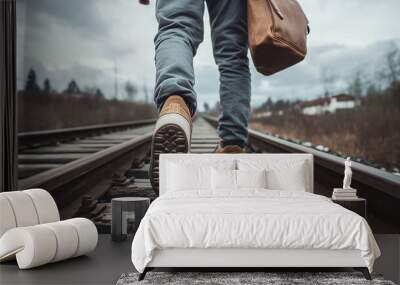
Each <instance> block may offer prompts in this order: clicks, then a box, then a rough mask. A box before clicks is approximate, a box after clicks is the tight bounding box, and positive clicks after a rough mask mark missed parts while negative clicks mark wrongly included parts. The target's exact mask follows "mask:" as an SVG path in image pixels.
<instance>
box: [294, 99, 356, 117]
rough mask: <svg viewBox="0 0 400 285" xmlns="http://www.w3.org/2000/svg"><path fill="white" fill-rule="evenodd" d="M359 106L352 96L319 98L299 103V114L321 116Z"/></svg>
mask: <svg viewBox="0 0 400 285" xmlns="http://www.w3.org/2000/svg"><path fill="white" fill-rule="evenodd" d="M359 105H360V100H359V99H357V98H355V97H354V96H352V95H348V94H338V95H335V96H329V97H320V98H317V99H314V100H310V101H305V102H302V103H300V106H299V107H300V109H301V112H302V113H303V114H305V115H321V114H325V113H336V111H338V110H344V109H353V108H355V107H357V106H359Z"/></svg>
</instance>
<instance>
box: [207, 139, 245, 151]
mask: <svg viewBox="0 0 400 285" xmlns="http://www.w3.org/2000/svg"><path fill="white" fill-rule="evenodd" d="M214 152H215V153H245V150H244V148H243V147H240V146H238V145H226V146H223V145H222V142H219V143H218V145H217V147H216V148H215V150H214Z"/></svg>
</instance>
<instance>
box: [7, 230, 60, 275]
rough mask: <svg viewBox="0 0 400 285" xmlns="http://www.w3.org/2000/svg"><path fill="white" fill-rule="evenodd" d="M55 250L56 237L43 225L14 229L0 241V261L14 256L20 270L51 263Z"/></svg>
mask: <svg viewBox="0 0 400 285" xmlns="http://www.w3.org/2000/svg"><path fill="white" fill-rule="evenodd" d="M56 250H57V240H56V236H55V235H54V233H53V231H52V230H51V229H49V228H47V227H44V226H43V225H36V226H30V227H19V228H14V229H11V230H9V231H7V232H6V233H5V234H4V235H3V236H2V237H1V239H0V261H3V260H8V259H10V258H12V257H14V255H15V256H16V258H17V263H18V266H19V268H20V269H28V268H32V267H36V266H40V265H43V264H46V263H49V262H51V261H52V259H53V258H54V256H55V254H56Z"/></svg>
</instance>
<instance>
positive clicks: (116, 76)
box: [114, 61, 118, 99]
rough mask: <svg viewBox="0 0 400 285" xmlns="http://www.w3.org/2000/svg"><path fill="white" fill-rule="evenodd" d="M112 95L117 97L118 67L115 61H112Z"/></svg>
mask: <svg viewBox="0 0 400 285" xmlns="http://www.w3.org/2000/svg"><path fill="white" fill-rule="evenodd" d="M114 97H115V99H118V68H117V62H116V61H114Z"/></svg>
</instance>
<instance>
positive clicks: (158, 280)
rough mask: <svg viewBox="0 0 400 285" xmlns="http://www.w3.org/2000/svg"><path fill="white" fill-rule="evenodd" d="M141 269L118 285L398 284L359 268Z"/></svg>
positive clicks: (121, 279)
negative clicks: (142, 273) (141, 273)
mask: <svg viewBox="0 0 400 285" xmlns="http://www.w3.org/2000/svg"><path fill="white" fill-rule="evenodd" d="M138 276H139V274H138V273H127V274H122V275H121V277H120V278H119V279H118V281H117V285H133V284H135V285H136V284H140V285H145V284H157V285H163V284H171V285H178V284H179V285H183V284H213V285H214V284H215V285H217V284H222V285H235V284H238V285H239V284H240V285H242V284H267V285H269V284H271V285H278V284H279V285H292V284H296V285H297V284H318V285H319V284H321V285H322V284H324V285H347V284H349V285H350V284H355V285H358V284H368V285H370V284H373V285H375V284H376V285H395V283H393V282H392V281H388V280H384V279H383V277H382V276H380V275H372V277H373V280H372V281H368V280H366V279H365V278H364V276H363V275H362V274H361V273H359V272H148V273H147V274H146V278H145V279H144V280H142V281H138Z"/></svg>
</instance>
